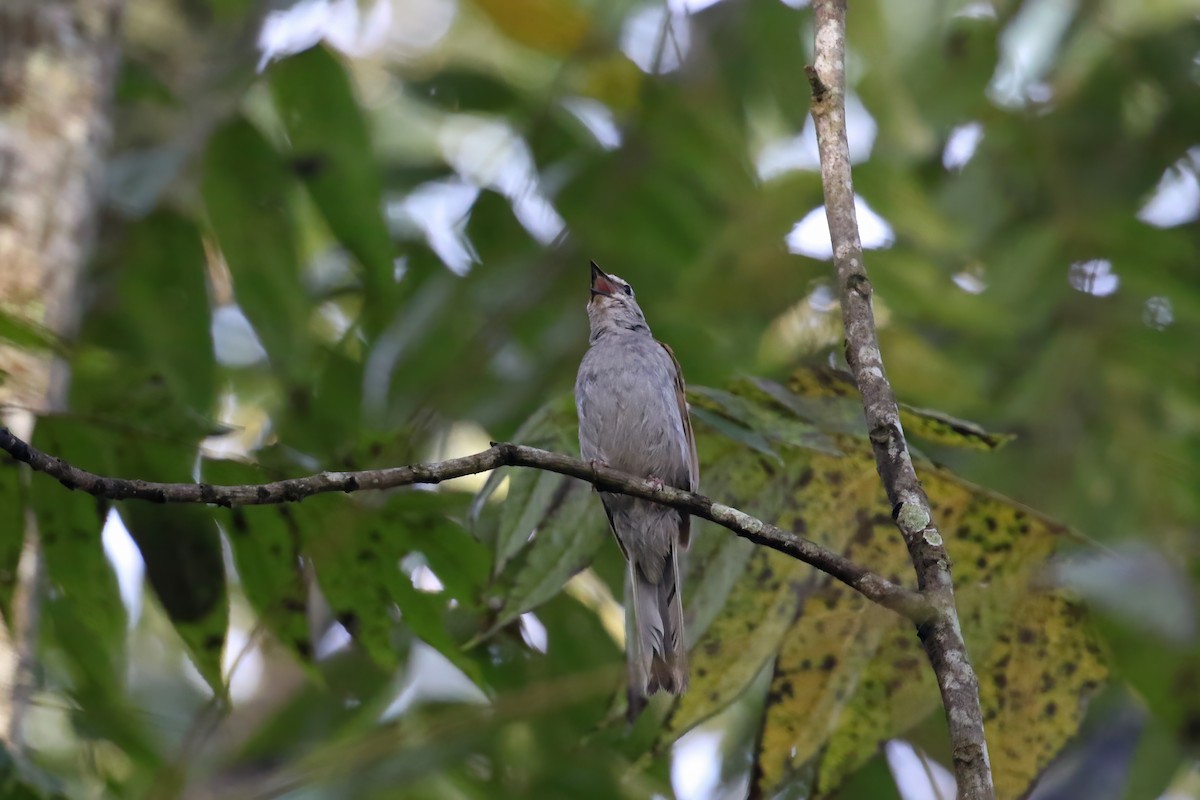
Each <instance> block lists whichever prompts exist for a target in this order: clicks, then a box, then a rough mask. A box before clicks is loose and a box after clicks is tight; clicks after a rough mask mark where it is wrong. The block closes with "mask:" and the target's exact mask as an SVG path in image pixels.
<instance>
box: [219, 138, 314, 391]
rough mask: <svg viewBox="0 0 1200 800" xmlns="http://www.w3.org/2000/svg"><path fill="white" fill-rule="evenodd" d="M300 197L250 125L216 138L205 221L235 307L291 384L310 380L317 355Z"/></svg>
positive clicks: (280, 162)
mask: <svg viewBox="0 0 1200 800" xmlns="http://www.w3.org/2000/svg"><path fill="white" fill-rule="evenodd" d="M295 190H296V181H295V178H294V176H293V175H292V174H291V173H290V172H289V171H288V170H287V168H286V167H285V166H284V163H283V159H282V158H280V156H279V154H278V153H277V152H276V151H275V149H274V148H273V147H272V146H271V145H270V143H269V142H267V140H266V139H265V138H264V137H263V135H262V134H261V133H259V132H258V130H257V129H256V128H255V127H254V126H253V125H251V124H250V123H249V122H247V121H246V120H245V119H242V118H238V119H234V120H232V121H231V122H229V123H227V124H226V125H225V126H224V127H222V128H221V129H220V130H218V131H217V132H216V133H215V134H214V135H213V137H212V140H211V141H210V142H209V146H208V153H207V155H206V157H205V162H204V177H203V193H204V203H205V208H206V210H207V212H208V219H209V222H210V224H211V225H212V228H213V231H214V233H215V234H216V236H217V241H218V243H219V244H220V246H221V252H222V253H223V254H224V256H225V261H226V262H227V263H228V264H229V271H230V273H231V274H232V276H233V292H234V296H235V297H236V298H237V301H238V305H239V306H241V309H242V311H243V312H244V313H245V314H246V317H247V319H249V320H250V323H251V324H252V325H253V326H254V330H255V332H256V333H257V334H258V337H259V339H260V340H261V341H262V344H263V347H264V348H265V349H266V351H267V354H268V356H269V357H270V359H271V364H272V366H273V367H274V368H275V369H276V370H277V371H279V372H282V373H283V374H284V375H285V376H286V377H288V378H290V379H292V380H297V379H299V378H301V377H303V376H304V375H306V374H307V372H308V370H309V369H310V367H309V360H310V357H311V348H312V339H311V336H310V335H309V327H308V320H309V314H310V312H311V308H310V303H309V300H308V298H307V297H306V296H305V292H304V287H303V284H302V282H301V274H300V264H299V259H298V256H297V253H296V237H297V232H296V225H295V221H294V219H293V216H292V211H291V204H292V202H293V192H294V191H295Z"/></svg>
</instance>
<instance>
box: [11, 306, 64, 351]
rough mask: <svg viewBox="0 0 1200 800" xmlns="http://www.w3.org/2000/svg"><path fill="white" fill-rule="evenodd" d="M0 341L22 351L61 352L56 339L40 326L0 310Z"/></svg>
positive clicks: (59, 344) (60, 346)
mask: <svg viewBox="0 0 1200 800" xmlns="http://www.w3.org/2000/svg"><path fill="white" fill-rule="evenodd" d="M0 340H2V341H6V342H9V343H11V344H13V345H15V346H16V347H19V348H21V349H23V350H34V351H47V350H48V351H57V352H62V349H63V347H62V344H61V343H60V342H59V341H58V338H57V337H56V336H55V335H54V334H53V333H51V332H50V331H48V330H46V329H44V328H43V327H42V326H40V325H38V324H36V323H34V322H32V321H30V320H26V319H22V318H21V317H19V316H17V315H15V314H12V313H11V312H8V311H5V310H4V309H2V308H0Z"/></svg>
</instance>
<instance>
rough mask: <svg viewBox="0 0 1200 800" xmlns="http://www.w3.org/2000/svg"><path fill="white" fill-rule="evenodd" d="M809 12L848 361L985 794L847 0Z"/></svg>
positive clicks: (977, 715) (964, 758)
mask: <svg viewBox="0 0 1200 800" xmlns="http://www.w3.org/2000/svg"><path fill="white" fill-rule="evenodd" d="M813 10H814V13H815V20H816V47H815V59H814V61H815V65H814V66H813V67H808V68H807V69H806V71H807V73H808V78H809V82H810V83H811V85H812V96H813V100H812V115H813V121H814V123H815V125H816V129H817V146H818V150H819V151H820V157H821V182H822V184H823V186H824V191H825V210H826V214H827V215H828V219H829V233H830V238H831V239H832V242H833V261H834V265H835V267H836V268H837V281H838V291H839V297H840V299H841V304H842V322H843V325H844V326H845V330H846V360H847V362H848V363H849V364H850V368H851V370H852V371H853V373H854V379H855V381H856V382H857V383H858V388H859V391H860V392H861V393H862V399H863V410H864V412H865V414H866V419H867V429H868V430H869V432H870V437H871V445H872V447H873V448H874V451H875V464H876V467H877V468H878V470H879V476H880V478H881V479H882V481H883V485H884V488H885V489H886V490H887V495H888V500H889V501H890V502H891V504H892V516H893V518H894V519H895V520H896V525H897V526H898V527H899V528H900V531H901V533H902V534H903V536H904V541H905V544H906V545H907V546H908V552H909V555H910V556H911V558H912V562H913V567H914V569H915V570H916V573H917V583H918V586H919V587H920V589H921V591H922V592H923V593H924V594H925V596H926V597H927V598H928V599H929V601H930V603H931V605H932V606H933V608H934V610H935V614H934V616H933V618H932V619H931V620H930V621H929V622H926V623H925V624H922V625H919V626H918V629H917V632H918V635H919V636H920V638H921V643H922V645H923V646H924V648H925V652H926V654H927V655H928V657H929V661H930V664H931V665H932V667H933V670H934V672H935V673H936V675H937V682H938V688H939V689H940V690H941V695H942V704H943V705H944V706H945V709H946V719H947V722H948V723H949V729H950V742H951V745H952V748H953V754H954V772H955V776H956V778H957V780H958V791H959V797H961V798H964V800H991V798H993V797H994V796H995V791H994V789H993V787H992V772H991V764H990V763H989V760H988V751H987V741H986V740H985V739H984V732H983V714H982V712H981V710H980V706H979V681H978V678H977V677H976V675H975V670H974V669H973V668H972V666H971V662H970V659H969V658H968V656H967V647H966V644H965V642H964V641H963V636H962V630H961V628H960V627H959V622H958V611H957V609H956V607H955V603H954V586H953V583H952V581H951V578H950V559H949V557H948V556H947V555H946V549H945V547H944V546H943V545H942V537H941V534H940V533H939V532H938V529H937V526H936V525H935V523H934V520H933V515H932V513H931V511H930V507H929V499H928V498H927V497H926V496H925V490H924V488H922V486H921V482H920V480H918V479H917V473H916V470H915V469H914V468H913V463H912V458H911V457H910V455H909V452H908V445H907V443H906V442H905V440H904V430H903V429H902V428H901V426H900V412H899V409H898V408H897V406H896V397H895V394H894V393H893V392H892V387H891V384H889V383H888V379H887V375H886V374H885V373H884V369H883V357H882V355H881V353H880V350H879V338H878V335H877V334H876V330H875V315H874V312H873V311H872V309H871V292H872V289H871V282H870V281H869V280H868V279H867V273H866V267H865V264H864V262H863V251H862V242H861V241H860V239H859V232H858V220H857V218H856V215H855V210H854V186H853V184H852V183H851V177H850V148H849V145H848V143H847V139H846V102H845V101H846V97H845V91H846V74H845V51H846V0H814V2H813Z"/></svg>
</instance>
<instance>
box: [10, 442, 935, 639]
mask: <svg viewBox="0 0 1200 800" xmlns="http://www.w3.org/2000/svg"><path fill="white" fill-rule="evenodd" d="M0 450H3V451H5V452H7V453H8V454H9V455H11V456H12V457H13V458H15V459H16V460H18V461H21V462H24V463H26V464H28V465H29V466H30V467H32V468H33V469H34V470H36V471H37V472H44V473H45V474H47V475H49V476H50V477H52V478H56V479H57V480H58V482H59V483H61V484H62V485H63V486H65V487H67V488H68V489H72V490H74V489H78V490H80V491H83V492H87V493H88V494H90V495H93V496H95V497H100V498H104V499H105V500H148V501H150V502H153V503H204V504H208V505H217V506H226V507H229V506H253V505H269V504H277V503H292V502H299V501H301V500H303V499H304V498H306V497H312V496H313V495H317V494H326V493H329V492H346V493H350V492H358V491H364V490H378V489H394V488H396V487H398V486H410V485H412V484H416V483H441V482H442V481H446V480H450V479H451V478H461V477H462V476H464V475H474V474H476V473H479V472H487V471H488V470H492V469H496V468H497V467H531V468H533V469H541V470H546V471H549V472H557V473H558V474H560V475H569V476H570V477H572V478H579V479H580V480H583V481H587V482H588V483H591V484H593V485H595V487H596V489H597V490H600V491H605V492H616V493H619V494H627V495H630V496H632V497H640V498H643V499H645V500H653V501H654V502H656V503H661V504H662V505H665V506H671V507H672V508H678V509H680V510H682V511H686V512H688V513H689V514H691V515H692V516H696V517H700V518H702V519H706V520H709V521H710V522H715V523H716V524H718V525H721V526H722V527H725V528H728V529H729V530H731V531H733V532H734V533H736V534H737V535H738V536H741V537H742V538H743V539H749V540H750V541H752V542H754V543H755V544H759V545H762V546H764V547H770V548H771V549H773V550H778V551H779V552H781V553H785V554H786V555H789V556H791V557H792V558H795V559H798V560H800V561H803V562H804V563H806V564H810V565H811V566H813V567H816V568H817V569H819V570H821V571H822V572H824V573H826V574H827V575H830V576H832V577H834V578H836V579H837V580H839V581H841V582H842V583H844V584H846V585H847V586H849V587H850V588H851V589H854V590H855V591H857V592H860V593H861V594H862V595H863V596H865V597H866V598H867V599H868V600H871V601H872V602H875V603H878V604H879V605H881V606H883V607H885V608H889V609H891V610H892V611H895V612H897V613H898V614H901V615H903V616H905V617H908V618H909V619H911V620H913V621H914V622H916V623H918V624H920V623H922V622H924V621H926V620H928V619H930V618H931V615H932V607H931V606H930V604H929V602H928V601H927V600H926V599H925V598H924V597H923V596H922V595H921V594H920V593H919V592H914V591H912V590H911V589H906V588H904V587H903V586H898V585H896V584H894V583H892V582H891V581H888V580H886V579H885V578H883V577H882V576H880V575H877V574H875V573H874V572H871V571H870V570H869V569H867V568H866V567H863V566H861V565H859V564H856V563H854V562H853V561H851V560H850V559H848V558H846V557H845V556H843V555H841V554H839V553H835V552H833V551H832V550H828V549H826V548H824V547H821V546H820V545H818V544H816V543H815V542H812V541H809V540H808V539H805V538H804V537H802V536H797V535H796V534H794V533H792V532H790V531H785V530H783V529H782V528H779V527H777V526H775V525H771V524H770V523H767V522H763V521H762V520H760V519H757V518H755V517H752V516H750V515H749V514H747V513H745V512H743V511H739V510H737V509H736V508H732V507H730V506H727V505H724V504H722V503H717V502H714V501H713V500H711V499H709V498H707V497H705V496H704V495H699V494H694V493H692V492H685V491H683V490H682V489H676V488H674V487H671V486H663V485H661V484H659V483H657V482H654V481H649V480H646V479H644V478H637V477H634V476H633V475H629V474H627V473H624V472H619V471H617V470H615V469H612V468H610V467H604V466H599V465H595V466H593V465H592V464H589V463H587V462H585V461H580V460H579V459H578V458H572V457H570V456H565V455H561V454H559V453H551V452H549V451H547V450H539V449H537V448H536V447H525V446H524V445H518V444H493V445H492V446H491V447H490V448H489V449H487V450H484V451H482V452H480V453H475V454H474V455H469V456H463V457H462V458H452V459H449V460H447V461H436V462H432V463H428V464H411V465H408V466H404V467H389V468H386V469H370V470H361V471H358V472H319V473H317V474H315V475H309V476H307V477H304V478H290V479H288V480H282V481H273V482H271V483H263V484H255V485H246V486H214V485H212V484H207V483H155V482H152V481H144V480H127V479H125V478H111V477H106V476H103V475H96V474H95V473H92V472H88V471H87V470H83V469H79V468H78V467H74V466H72V465H70V464H68V463H67V462H66V461H63V460H62V459H61V458H57V457H55V456H51V455H48V454H47V453H43V452H42V451H41V450H38V449H37V448H36V447H33V446H32V445H30V444H28V443H27V442H25V441H23V440H21V439H18V438H17V437H16V436H14V435H13V434H12V432H10V431H9V430H8V429H7V428H0Z"/></svg>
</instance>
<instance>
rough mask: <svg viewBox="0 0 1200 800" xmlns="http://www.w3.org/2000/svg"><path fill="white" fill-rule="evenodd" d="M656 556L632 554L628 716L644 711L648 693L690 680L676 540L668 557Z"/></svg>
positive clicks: (675, 689)
mask: <svg viewBox="0 0 1200 800" xmlns="http://www.w3.org/2000/svg"><path fill="white" fill-rule="evenodd" d="M654 560H657V561H659V563H648V564H644V563H641V562H640V560H639V559H638V558H631V559H630V560H629V587H630V597H629V598H628V605H627V609H628V612H627V614H626V628H627V640H626V641H627V643H626V648H625V649H626V652H627V656H628V660H629V715H630V719H633V718H635V717H636V716H637V715H638V714H639V713H641V710H642V708H643V707H644V706H645V704H646V698H647V697H649V696H650V695H652V694H654V693H655V692H660V691H662V692H668V693H670V694H680V693H682V692H683V690H684V689H686V688H687V682H688V668H687V645H686V644H685V642H684V636H683V598H682V597H681V593H680V590H679V547H678V545H677V544H676V543H675V542H672V543H671V545H670V550H669V552H668V553H667V555H666V557H665V558H663V557H661V556H659V557H658V558H657V559H654Z"/></svg>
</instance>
